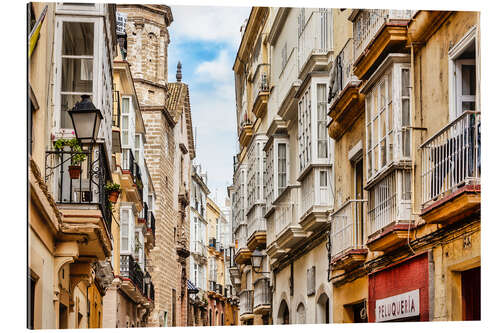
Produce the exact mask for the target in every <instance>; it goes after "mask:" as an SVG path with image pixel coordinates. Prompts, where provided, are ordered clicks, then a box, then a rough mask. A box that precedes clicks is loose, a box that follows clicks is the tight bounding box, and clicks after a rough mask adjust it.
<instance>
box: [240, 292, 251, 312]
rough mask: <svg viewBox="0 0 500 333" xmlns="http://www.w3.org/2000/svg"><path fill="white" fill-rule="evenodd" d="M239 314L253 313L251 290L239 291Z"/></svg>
mask: <svg viewBox="0 0 500 333" xmlns="http://www.w3.org/2000/svg"><path fill="white" fill-rule="evenodd" d="M239 296H240V316H241V315H244V314H247V313H253V290H243V291H242V292H240V295H239Z"/></svg>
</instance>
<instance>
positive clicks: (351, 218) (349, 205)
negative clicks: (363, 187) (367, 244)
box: [330, 200, 367, 257]
mask: <svg viewBox="0 0 500 333" xmlns="http://www.w3.org/2000/svg"><path fill="white" fill-rule="evenodd" d="M366 202H367V200H349V201H347V202H346V203H345V204H344V205H343V206H342V207H340V209H338V210H337V211H336V212H334V213H333V214H332V215H331V217H330V220H331V229H330V230H331V231H330V233H331V236H330V240H331V249H332V252H331V253H332V256H333V257H335V256H337V255H340V254H341V253H343V252H346V251H349V250H352V249H361V248H363V247H364V243H363V242H364V240H363V239H364V237H365V235H364V221H365V218H364V216H365V214H366Z"/></svg>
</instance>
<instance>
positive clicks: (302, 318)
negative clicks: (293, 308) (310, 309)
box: [296, 303, 306, 324]
mask: <svg viewBox="0 0 500 333" xmlns="http://www.w3.org/2000/svg"><path fill="white" fill-rule="evenodd" d="M296 323H297V324H305V323H306V308H305V307H304V304H303V303H300V304H299V305H298V306H297V320H296Z"/></svg>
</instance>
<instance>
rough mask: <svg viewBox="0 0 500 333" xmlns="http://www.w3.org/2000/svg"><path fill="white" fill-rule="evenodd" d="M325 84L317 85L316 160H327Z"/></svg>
mask: <svg viewBox="0 0 500 333" xmlns="http://www.w3.org/2000/svg"><path fill="white" fill-rule="evenodd" d="M326 107H327V100H326V84H318V104H317V110H318V122H317V125H318V132H317V135H318V158H327V156H328V146H327V138H328V135H327V132H326V131H327V127H326V114H327V112H326Z"/></svg>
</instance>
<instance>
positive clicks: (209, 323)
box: [208, 309, 213, 326]
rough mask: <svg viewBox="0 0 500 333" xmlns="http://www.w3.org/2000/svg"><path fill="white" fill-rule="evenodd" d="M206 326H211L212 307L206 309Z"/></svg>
mask: <svg viewBox="0 0 500 333" xmlns="http://www.w3.org/2000/svg"><path fill="white" fill-rule="evenodd" d="M208 326H213V325H212V309H210V310H209V311H208Z"/></svg>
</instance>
